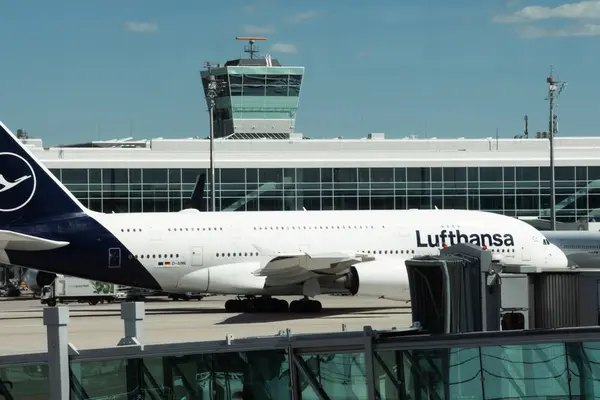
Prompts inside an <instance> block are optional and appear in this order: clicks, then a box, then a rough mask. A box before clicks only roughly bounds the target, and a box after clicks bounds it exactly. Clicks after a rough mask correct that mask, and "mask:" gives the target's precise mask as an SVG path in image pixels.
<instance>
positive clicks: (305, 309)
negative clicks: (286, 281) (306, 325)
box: [290, 297, 323, 313]
mask: <svg viewBox="0 0 600 400" xmlns="http://www.w3.org/2000/svg"><path fill="white" fill-rule="evenodd" d="M322 309H323V306H322V305H321V302H320V301H317V300H311V299H309V298H307V297H305V298H303V299H302V300H294V301H292V303H291V304H290V312H293V313H318V312H320V311H321V310H322Z"/></svg>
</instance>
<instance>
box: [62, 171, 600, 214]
mask: <svg viewBox="0 0 600 400" xmlns="http://www.w3.org/2000/svg"><path fill="white" fill-rule="evenodd" d="M52 172H53V173H54V174H55V175H56V176H57V177H58V178H59V179H60V180H61V181H62V182H63V183H65V184H66V186H67V187H68V188H69V190H71V191H72V192H73V193H74V194H75V196H77V197H78V198H79V199H81V201H82V202H83V203H84V204H85V205H86V206H88V207H90V208H91V209H93V210H95V211H100V212H105V213H110V212H113V211H114V212H158V211H179V210H181V209H182V208H183V207H187V206H188V199H189V198H190V196H191V193H192V191H193V189H194V186H195V182H196V179H197V177H198V175H199V174H205V176H209V175H208V174H207V171H206V170H204V169H180V168H172V169H67V168H64V169H53V170H52ZM216 180H217V184H216V188H215V189H216V196H217V208H218V209H219V210H239V211H269V210H302V208H303V207H304V208H305V209H307V210H357V209H360V210H368V209H398V210H404V209H410V208H419V209H430V208H434V207H437V208H440V209H442V208H446V209H470V210H485V211H492V212H497V213H502V214H506V215H510V216H536V217H538V216H545V214H546V213H547V210H548V209H549V208H550V170H549V168H548V167H468V168H467V167H463V168H429V167H423V168H403V167H401V168H304V169H302V168H266V169H263V168H260V169H257V168H238V169H217V171H216ZM205 193H210V187H209V185H208V184H207V185H206V187H205ZM206 204H208V201H206ZM205 209H206V208H205ZM556 209H557V220H559V221H562V222H574V221H576V220H581V219H586V218H589V216H590V215H594V214H595V213H596V212H598V211H599V210H600V167H557V168H556Z"/></svg>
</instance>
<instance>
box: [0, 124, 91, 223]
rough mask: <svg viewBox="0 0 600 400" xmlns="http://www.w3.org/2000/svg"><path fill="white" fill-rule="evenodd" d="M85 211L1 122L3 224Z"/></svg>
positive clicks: (0, 215) (0, 209) (0, 211)
mask: <svg viewBox="0 0 600 400" xmlns="http://www.w3.org/2000/svg"><path fill="white" fill-rule="evenodd" d="M85 211H86V209H85V207H84V206H83V205H82V204H81V203H80V202H79V201H78V200H77V199H76V198H75V196H73V194H71V193H70V192H69V191H68V190H67V189H66V188H65V187H64V186H63V185H62V183H61V182H60V181H59V180H58V178H56V177H55V176H54V175H53V174H52V173H51V172H50V171H48V169H47V168H46V167H45V166H44V165H42V164H41V163H39V162H38V160H37V159H36V158H35V157H34V155H33V154H32V153H31V152H30V151H29V149H27V147H25V146H24V145H23V143H21V141H20V140H19V139H17V137H16V136H15V135H14V134H13V133H12V132H11V131H10V130H9V129H8V128H7V127H6V126H5V125H4V124H3V123H2V122H0V226H2V227H7V226H10V225H24V224H29V223H32V222H34V221H40V220H48V219H53V218H55V217H58V216H59V215H65V214H73V213H81V212H85Z"/></svg>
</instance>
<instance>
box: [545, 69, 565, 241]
mask: <svg viewBox="0 0 600 400" xmlns="http://www.w3.org/2000/svg"><path fill="white" fill-rule="evenodd" d="M546 83H548V99H547V100H548V102H549V103H550V104H549V105H550V115H549V118H548V139H549V140H550V230H553V231H555V230H556V180H555V174H554V135H555V134H556V132H557V130H556V115H555V114H554V99H555V97H556V96H558V95H560V93H561V92H562V91H563V89H564V88H565V85H566V83H565V82H559V81H557V80H556V79H554V76H553V75H552V68H550V76H549V77H548V78H546ZM557 92H558V93H557Z"/></svg>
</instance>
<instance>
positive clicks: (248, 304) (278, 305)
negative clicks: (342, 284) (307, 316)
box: [225, 296, 323, 313]
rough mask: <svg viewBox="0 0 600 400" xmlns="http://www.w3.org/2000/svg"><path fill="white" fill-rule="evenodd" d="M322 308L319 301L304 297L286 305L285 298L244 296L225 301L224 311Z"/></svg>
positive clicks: (301, 311)
mask: <svg viewBox="0 0 600 400" xmlns="http://www.w3.org/2000/svg"><path fill="white" fill-rule="evenodd" d="M322 309H323V306H322V305H321V302H320V301H316V300H310V299H309V298H304V299H302V300H294V301H292V303H291V304H290V305H289V306H288V302H287V301H285V300H279V299H275V298H273V297H268V296H261V297H245V298H237V299H231V300H227V301H226V302H225V311H227V312H235V313H247V312H253V313H286V312H288V311H289V312H293V313H318V312H320V311H321V310H322Z"/></svg>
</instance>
